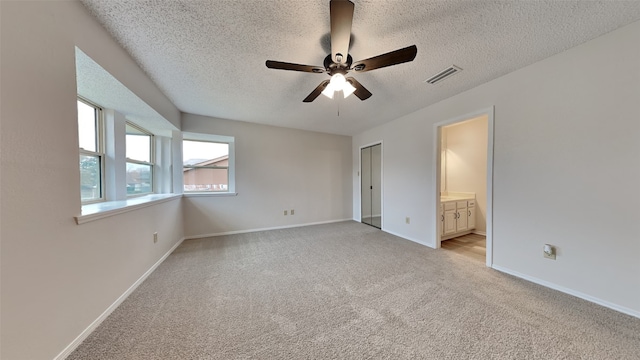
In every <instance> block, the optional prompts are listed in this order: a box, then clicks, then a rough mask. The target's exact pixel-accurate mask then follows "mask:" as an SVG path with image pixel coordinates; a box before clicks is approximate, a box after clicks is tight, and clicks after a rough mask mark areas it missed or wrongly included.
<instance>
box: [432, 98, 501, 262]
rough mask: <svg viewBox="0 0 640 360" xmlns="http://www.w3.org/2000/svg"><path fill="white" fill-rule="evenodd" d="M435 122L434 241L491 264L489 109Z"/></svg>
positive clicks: (491, 151) (491, 150) (491, 165)
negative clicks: (435, 218) (435, 216)
mask: <svg viewBox="0 0 640 360" xmlns="http://www.w3.org/2000/svg"><path fill="white" fill-rule="evenodd" d="M434 127H435V128H434V132H435V136H436V141H435V144H436V151H435V154H436V159H435V160H436V161H434V164H435V169H434V173H435V174H436V179H435V180H436V181H434V183H435V189H434V190H435V191H434V195H435V202H434V203H435V204H434V205H435V210H436V212H435V213H436V214H437V220H436V227H435V228H436V233H435V234H434V235H435V240H436V241H435V242H436V247H437V248H438V247H442V248H443V249H447V250H450V251H454V252H457V253H460V254H462V255H465V256H467V257H468V258H472V259H475V260H480V261H484V262H485V263H486V265H487V266H491V264H492V251H493V247H492V245H493V242H492V240H493V239H492V231H491V230H492V229H491V219H492V201H491V200H492V188H493V171H492V169H493V109H492V108H491V109H487V110H484V111H481V112H477V113H473V114H469V115H466V116H463V117H459V118H455V119H451V120H448V121H444V122H441V123H438V124H435V125H434Z"/></svg>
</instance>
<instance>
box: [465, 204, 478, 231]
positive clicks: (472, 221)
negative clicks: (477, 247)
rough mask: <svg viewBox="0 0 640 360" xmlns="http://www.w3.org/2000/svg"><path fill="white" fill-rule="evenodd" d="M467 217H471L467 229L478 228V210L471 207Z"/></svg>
mask: <svg viewBox="0 0 640 360" xmlns="http://www.w3.org/2000/svg"><path fill="white" fill-rule="evenodd" d="M467 215H469V222H468V223H467V229H469V230H472V229H475V228H476V208H475V207H470V208H468V209H467Z"/></svg>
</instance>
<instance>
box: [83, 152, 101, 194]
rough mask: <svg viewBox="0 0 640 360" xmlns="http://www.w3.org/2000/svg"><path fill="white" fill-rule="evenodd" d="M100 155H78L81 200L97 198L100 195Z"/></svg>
mask: <svg viewBox="0 0 640 360" xmlns="http://www.w3.org/2000/svg"><path fill="white" fill-rule="evenodd" d="M101 171H102V166H101V165H100V157H99V156H93V155H80V198H81V199H82V201H92V200H98V199H100V198H101V197H102V194H101V193H100V192H101V184H100V181H101V179H102V175H101Z"/></svg>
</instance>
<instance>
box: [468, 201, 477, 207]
mask: <svg viewBox="0 0 640 360" xmlns="http://www.w3.org/2000/svg"><path fill="white" fill-rule="evenodd" d="M468 206H469V207H475V206H476V201H475V200H469V205H468Z"/></svg>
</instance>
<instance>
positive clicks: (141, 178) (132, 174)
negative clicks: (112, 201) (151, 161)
mask: <svg viewBox="0 0 640 360" xmlns="http://www.w3.org/2000/svg"><path fill="white" fill-rule="evenodd" d="M151 170H152V166H151V165H143V164H135V163H129V162H128V163H127V195H135V194H148V193H151V192H152V191H153V180H152V178H153V176H152V171H151Z"/></svg>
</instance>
